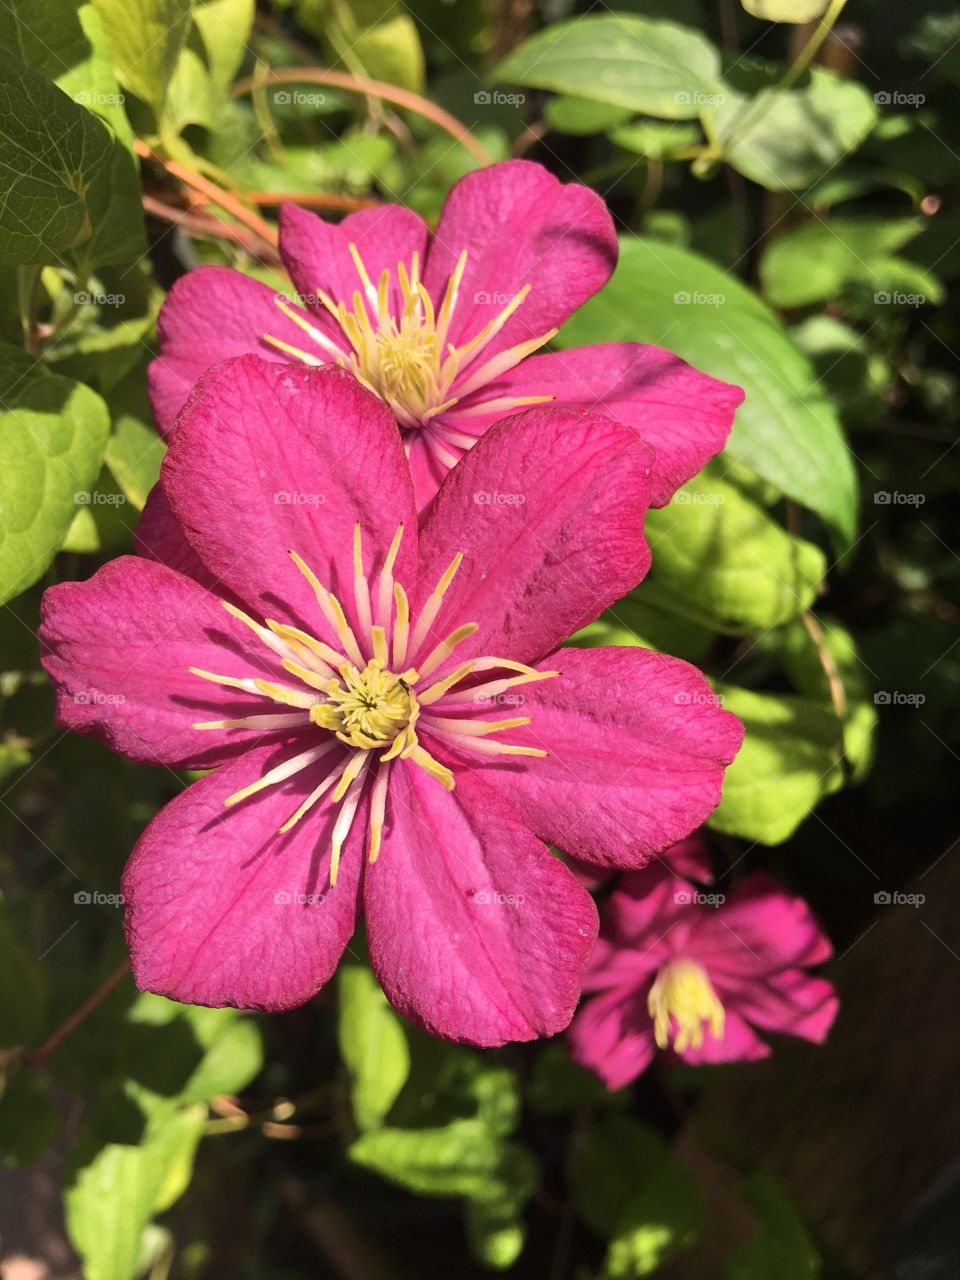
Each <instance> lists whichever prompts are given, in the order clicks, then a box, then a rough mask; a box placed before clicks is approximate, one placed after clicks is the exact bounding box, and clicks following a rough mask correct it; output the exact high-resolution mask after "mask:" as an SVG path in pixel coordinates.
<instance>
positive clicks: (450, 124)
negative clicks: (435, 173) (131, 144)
mask: <svg viewBox="0 0 960 1280" xmlns="http://www.w3.org/2000/svg"><path fill="white" fill-rule="evenodd" d="M267 84H326V85H330V87H331V88H334V89H343V90H345V91H346V92H347V93H360V94H363V95H365V96H366V97H371V96H372V97H376V98H382V99H383V101H384V102H392V103H393V104H394V106H397V107H405V108H406V109H407V110H408V111H415V112H416V113H417V115H420V116H423V118H424V119H425V120H430V121H432V122H433V124H435V125H437V126H438V127H439V128H441V129H443V130H444V132H446V133H448V134H449V135H450V136H451V138H455V139H456V140H457V142H459V143H460V145H461V146H462V147H463V148H464V149H465V150H466V151H469V152H470V154H471V155H472V156H473V158H474V160H476V161H477V162H478V163H479V164H482V165H488V164H493V156H492V155H491V154H490V152H489V151H488V150H487V149H486V147H485V146H484V145H483V144H482V143H481V142H478V141H477V139H476V138H475V137H474V136H473V134H472V133H471V132H470V130H469V129H468V128H467V126H466V125H465V124H461V122H460V121H459V120H458V119H457V118H456V116H452V115H451V114H450V112H449V111H444V109H443V107H438V106H437V105H436V104H435V103H433V102H430V101H429V100H428V99H427V98H422V97H421V96H420V94H419V93H413V92H412V91H411V90H410V89H401V88H400V87H399V85H395V84H387V83H386V82H385V81H383V80H371V79H370V77H369V76H360V75H351V74H350V73H348V72H346V71H334V70H332V69H331V68H328V67H285V68H283V69H282V70H279V71H270V72H267V73H266V74H265V75H261V76H257V77H256V78H255V77H253V76H248V77H247V78H246V79H245V80H238V81H237V83H236V84H235V85H234V86H233V89H232V93H233V96H234V97H235V98H240V97H244V96H245V95H246V94H248V93H252V92H253V90H254V89H256V88H259V87H260V86H262V85H267Z"/></svg>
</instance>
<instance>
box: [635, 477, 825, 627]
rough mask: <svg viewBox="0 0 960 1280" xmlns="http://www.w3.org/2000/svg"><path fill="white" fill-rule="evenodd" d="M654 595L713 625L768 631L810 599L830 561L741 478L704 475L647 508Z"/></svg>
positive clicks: (683, 613)
mask: <svg viewBox="0 0 960 1280" xmlns="http://www.w3.org/2000/svg"><path fill="white" fill-rule="evenodd" d="M646 528H647V536H648V538H649V540H650V546H651V548H652V549H653V558H654V566H655V568H654V576H653V579H652V581H651V582H650V583H648V584H645V588H644V589H645V591H646V592H647V594H649V593H650V590H651V588H652V589H653V600H654V602H656V603H660V604H662V605H667V606H668V607H670V608H672V609H673V610H674V611H675V612H677V613H680V614H682V615H683V616H685V617H689V618H691V619H692V620H693V621H695V622H699V623H700V624H702V625H703V626H707V627H710V628H711V629H712V630H715V631H724V632H728V633H730V634H732V635H738V634H742V633H743V632H748V631H765V630H767V629H768V628H770V627H775V626H778V625H779V624H781V623H783V622H787V621H789V620H790V619H791V618H794V617H796V615H797V614H798V613H801V612H802V611H803V610H804V609H807V608H808V607H809V606H810V605H811V604H812V602H813V600H814V598H815V597H816V595H817V592H818V590H819V588H820V584H821V582H822V580H823V577H824V574H825V573H826V569H827V562H826V557H825V556H824V554H823V552H822V551H821V550H820V548H819V547H815V546H814V545H813V543H811V542H805V541H803V539H801V538H793V537H791V536H790V534H788V533H787V532H786V531H785V530H784V529H782V528H781V527H780V525H778V524H777V523H776V521H775V520H773V519H772V518H771V516H769V515H768V514H767V512H766V511H765V510H764V509H763V507H761V506H760V505H759V503H756V502H753V501H751V499H750V498H748V497H746V496H745V495H744V494H742V493H741V492H740V490H739V489H738V488H737V486H736V485H734V484H731V483H730V482H729V481H728V480H724V479H722V478H721V477H719V476H716V477H714V476H712V475H710V476H708V475H705V474H704V475H701V476H699V477H698V478H697V479H695V480H691V481H690V482H689V483H688V484H685V485H684V486H683V488H682V489H679V490H678V491H677V493H676V495H675V497H674V498H673V500H672V502H671V503H670V505H669V506H667V507H663V508H662V509H660V510H659V511H651V512H649V514H648V515H647V523H646Z"/></svg>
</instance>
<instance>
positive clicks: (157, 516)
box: [133, 484, 224, 594]
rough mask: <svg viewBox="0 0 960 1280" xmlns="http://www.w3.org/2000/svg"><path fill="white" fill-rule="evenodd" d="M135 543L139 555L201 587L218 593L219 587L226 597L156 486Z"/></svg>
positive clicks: (151, 492) (142, 513) (145, 506)
mask: <svg viewBox="0 0 960 1280" xmlns="http://www.w3.org/2000/svg"><path fill="white" fill-rule="evenodd" d="M133 541H134V545H135V547H136V549H137V554H138V555H141V556H145V557H146V558H147V559H148V560H158V561H159V562H160V564H165V565H167V567H168V568H170V569H176V570H177V572H178V573H184V574H186V575H187V577H188V578H193V579H194V581H196V582H199V583H200V584H201V586H204V587H209V588H212V589H214V590H216V589H217V588H218V587H219V589H220V591H221V594H224V589H223V587H222V584H218V582H217V580H216V578H215V577H214V576H213V574H212V573H210V572H209V570H208V569H207V568H206V566H205V565H204V563H203V561H202V560H201V559H200V557H199V556H198V555H197V553H196V552H195V551H194V549H193V548H192V547H191V546H190V543H189V542H187V540H186V538H185V537H184V536H183V534H182V533H181V532H180V526H179V525H178V524H177V522H176V520H174V518H173V512H172V511H171V510H170V503H169V502H168V501H167V495H166V494H165V493H164V492H163V486H162V485H159V484H155V485H154V486H153V488H152V489H151V490H150V495H149V497H148V498H147V501H146V503H145V505H144V508H143V511H142V512H141V514H140V520H139V523H138V524H137V529H136V533H135V534H134V539H133Z"/></svg>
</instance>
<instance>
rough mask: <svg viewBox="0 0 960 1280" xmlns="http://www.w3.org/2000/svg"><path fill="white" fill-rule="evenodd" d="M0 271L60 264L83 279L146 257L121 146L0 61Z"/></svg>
mask: <svg viewBox="0 0 960 1280" xmlns="http://www.w3.org/2000/svg"><path fill="white" fill-rule="evenodd" d="M0 172H3V173H5V174H6V175H7V177H6V181H5V184H4V185H5V191H4V200H3V204H2V207H0V263H14V264H20V263H45V262H57V263H65V262H67V260H69V263H72V264H73V265H75V267H76V269H77V271H78V273H79V274H80V275H81V276H85V275H86V274H87V272H89V271H90V270H91V269H92V268H93V267H95V266H97V265H100V264H103V263H110V262H123V261H126V260H128V259H130V258H134V257H136V256H137V255H138V254H139V253H140V252H142V250H143V243H144V241H143V220H142V217H141V215H140V199H139V187H138V184H137V177H136V171H135V169H134V166H133V161H132V158H131V156H130V152H129V151H128V149H127V147H126V146H125V145H124V142H123V141H122V140H121V139H120V138H119V137H117V136H116V135H115V134H114V133H112V132H111V130H110V129H109V128H108V127H107V126H106V125H105V124H104V123H103V122H102V121H101V120H98V119H97V117H96V116H95V115H93V114H92V113H91V112H90V111H88V110H87V109H86V107H83V106H80V105H79V104H78V103H77V102H75V101H73V100H72V99H71V98H69V97H68V96H67V95H66V94H65V93H63V92H62V91H61V90H60V89H58V88H57V87H56V86H55V85H53V84H51V83H50V81H49V80H45V79H44V77H43V76H41V75H38V74H37V72H35V71H32V70H30V69H29V68H27V67H23V66H21V65H20V64H19V63H18V62H16V60H15V59H13V58H12V57H10V55H9V54H6V53H3V54H0Z"/></svg>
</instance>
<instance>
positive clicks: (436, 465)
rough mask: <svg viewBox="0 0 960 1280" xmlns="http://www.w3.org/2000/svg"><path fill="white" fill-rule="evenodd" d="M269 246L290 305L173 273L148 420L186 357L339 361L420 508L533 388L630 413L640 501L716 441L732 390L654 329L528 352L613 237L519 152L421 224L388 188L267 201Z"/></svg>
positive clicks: (256, 287)
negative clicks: (282, 269) (378, 196)
mask: <svg viewBox="0 0 960 1280" xmlns="http://www.w3.org/2000/svg"><path fill="white" fill-rule="evenodd" d="M280 252H281V255H282V257H283V261H284V263H285V265H286V268H287V271H288V272H289V274H290V277H291V279H292V281H293V284H294V287H295V289H296V290H297V295H298V296H297V301H298V302H299V303H300V304H301V305H299V306H295V305H292V304H291V302H290V301H289V300H288V299H287V298H285V297H282V296H280V295H278V294H277V293H275V292H274V290H272V289H270V288H268V287H267V286H266V285H265V284H261V283H259V282H258V281H256V280H252V279H250V278H249V277H248V276H245V275H242V274H241V273H240V272H238V271H232V270H230V269H229V268H227V267H216V266H205V267H199V268H198V269H196V270H195V271H191V272H189V273H188V274H187V275H185V276H184V277H182V279H180V280H179V281H178V282H177V284H176V285H174V287H173V289H172V290H171V292H170V296H169V297H168V299H167V301H166V303H165V305H164V308H163V311H162V312H161V315H160V321H159V327H158V333H159V344H160V357H159V358H158V359H157V360H155V361H154V362H153V364H152V366H151V369H150V387H151V397H152V400H153V406H154V412H155V414H156V418H157V422H158V424H159V426H160V429H161V431H163V432H165V433H166V432H169V431H170V430H171V429H172V427H173V425H174V421H175V419H176V415H177V412H178V411H179V409H180V407H181V406H182V405H183V403H184V402H185V400H186V398H187V396H188V395H189V393H190V390H191V389H192V387H193V386H194V384H195V383H196V381H197V379H198V378H199V377H200V375H201V374H202V373H203V372H204V370H206V369H208V368H209V367H210V366H211V365H213V364H216V363H217V362H218V361H220V360H224V359H226V358H228V357H231V356H237V355H241V354H243V353H245V352H250V351H256V352H257V353H258V354H260V355H261V356H264V357H267V358H271V359H275V360H280V361H292V362H293V363H294V364H300V365H326V364H337V365H341V366H342V367H344V368H347V369H350V370H351V371H352V372H353V373H354V374H355V376H356V377H357V378H359V379H360V380H361V382H362V383H363V384H364V386H366V387H368V388H369V389H370V390H371V391H373V392H375V393H376V394H377V395H379V396H380V397H381V398H382V399H383V400H384V401H385V403H386V404H388V405H389V406H390V409H391V410H392V412H393V414H394V416H395V417H396V419H397V422H398V423H399V425H400V428H401V432H402V435H403V439H404V445H405V448H406V450H407V453H408V455H409V459H410V467H411V470H412V472H413V480H414V488H415V490H416V494H417V500H418V505H419V506H420V507H421V508H422V507H424V506H426V505H427V504H428V503H429V502H430V501H431V499H432V498H433V496H434V494H435V493H436V491H437V486H438V485H439V484H440V481H441V480H442V479H443V477H444V475H445V474H446V472H447V471H448V470H449V469H450V467H452V466H453V465H454V464H455V463H456V462H457V461H458V459H459V458H460V457H462V456H463V454H464V453H465V451H466V450H467V449H469V448H470V447H471V446H472V445H473V444H474V443H475V442H476V440H477V439H478V438H479V437H480V436H482V435H483V434H484V432H485V431H487V430H488V429H489V427H491V426H492V425H493V424H494V423H495V422H497V421H499V420H500V419H501V418H503V417H505V416H506V415H508V414H512V413H516V412H517V411H518V410H519V409H521V408H523V407H527V406H530V405H533V404H540V403H546V402H553V403H555V404H557V405H562V406H564V407H567V408H574V409H578V410H579V411H580V412H586V411H595V410H598V409H599V410H600V411H602V412H603V413H604V414H606V415H607V416H608V417H611V418H614V419H616V420H617V421H619V422H623V423H625V424H626V425H628V426H632V427H635V428H637V429H638V430H639V431H640V432H641V433H642V435H643V437H644V439H645V440H646V441H647V442H648V443H649V444H651V445H653V447H654V448H655V449H656V453H657V456H656V459H655V460H654V462H653V464H652V467H653V488H652V495H651V501H652V504H653V505H654V506H662V505H663V504H664V503H666V502H668V501H669V500H670V497H671V496H672V494H673V493H674V492H675V490H676V489H677V488H678V487H679V486H680V485H681V484H683V483H685V481H687V480H689V479H690V478H691V476H694V475H695V474H696V473H697V472H698V471H699V470H700V469H701V467H703V465H704V463H706V462H707V461H708V460H709V459H710V458H712V457H713V456H714V454H716V453H718V452H719V450H720V449H721V448H722V447H723V444H724V442H725V440H726V437H727V434H728V432H729V430H730V424H731V422H732V421H733V415H734V412H735V411H736V409H737V406H738V405H739V404H740V402H741V400H742V398H743V393H742V392H741V391H740V389H739V388H738V387H733V386H729V385H727V384H726V383H724V382H719V381H717V380H716V379H715V378H711V377H708V376H707V375H706V374H703V373H700V372H698V371H697V370H696V369H693V368H691V367H690V366H689V365H687V364H685V363H684V362H683V361H682V360H680V359H679V358H678V357H677V356H674V355H672V354H671V353H670V352H668V351H664V350H662V349H661V348H660V347H653V346H642V345H640V344H638V343H632V342H619V343H604V344H600V345H597V346H592V347H582V348H578V349H575V350H571V351H559V352H552V353H549V354H540V355H533V354H532V353H533V352H536V351H537V350H538V349H539V348H541V347H543V346H544V345H545V344H546V343H547V342H549V341H550V339H551V338H552V337H553V336H554V335H555V333H556V332H557V329H558V328H559V326H560V325H561V324H563V322H564V320H566V319H567V317H568V316H569V315H570V314H571V313H572V312H573V311H575V310H576V309H577V307H579V306H580V305H581V303H583V302H585V301H586V299H587V298H589V297H591V296H592V295H593V294H594V293H596V292H597V291H598V290H599V289H601V288H602V287H603V285H604V284H605V283H606V281H607V280H608V279H609V277H610V274H611V272H612V271H613V268H614V265H615V263H616V260H617V239H616V235H615V234H614V227H613V221H612V219H611V217H610V214H609V213H608V212H607V208H606V206H605V205H604V203H603V201H602V200H601V199H600V197H599V196H597V195H596V194H595V193H594V192H592V191H591V190H589V188H587V187H583V186H579V185H577V184H570V185H567V186H564V185H563V184H562V183H560V182H558V181H557V179H556V178H555V177H553V175H552V174H550V173H549V172H548V171H547V170H546V169H544V168H542V166H540V165H538V164H533V163H531V162H530V161H527V160H508V161H504V162H503V163H501V164H495V165H492V166H491V167H490V168H488V169H481V170H478V171H477V172H475V173H470V174H468V175H467V176H466V177H465V178H463V179H461V181H460V182H458V183H457V185H456V186H455V187H454V188H453V190H452V191H451V192H450V195H449V196H448V198H447V201H446V204H445V205H444V208H443V212H442V214H441V215H440V220H439V224H438V226H437V229H436V232H435V233H434V234H433V236H431V234H430V232H429V230H428V228H427V226H426V224H425V223H424V221H423V219H422V218H420V217H419V216H418V215H417V214H416V213H414V212H412V211H411V210H410V209H406V208H403V207H402V206H400V205H382V206H380V207H378V208H373V209H364V210H362V211H361V212H359V213H354V214H350V216H349V217H347V218H344V220H343V221H342V222H341V223H339V225H333V224H331V223H327V222H324V221H323V220H322V219H321V218H318V217H317V216H316V215H314V214H312V213H306V212H304V211H303V210H302V209H298V208H296V207H294V206H293V205H285V206H284V207H283V208H282V210H281V215H280Z"/></svg>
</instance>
